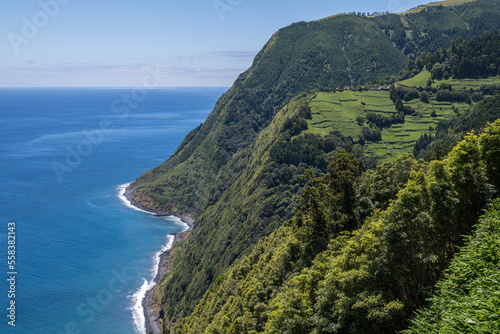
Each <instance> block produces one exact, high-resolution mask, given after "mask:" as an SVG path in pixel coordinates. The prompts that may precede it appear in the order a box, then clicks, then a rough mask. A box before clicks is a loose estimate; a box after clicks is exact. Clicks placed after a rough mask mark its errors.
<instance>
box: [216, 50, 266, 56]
mask: <svg viewBox="0 0 500 334" xmlns="http://www.w3.org/2000/svg"><path fill="white" fill-rule="evenodd" d="M214 54H215V55H216V56H220V57H231V58H253V57H255V55H256V54H257V52H255V51H217V52H214Z"/></svg>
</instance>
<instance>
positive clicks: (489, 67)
mask: <svg viewBox="0 0 500 334" xmlns="http://www.w3.org/2000/svg"><path fill="white" fill-rule="evenodd" d="M424 68H426V69H427V70H429V71H430V72H431V76H432V79H448V78H450V77H454V78H467V77H477V76H482V77H488V76H493V75H500V34H499V33H498V32H494V33H486V34H485V35H483V36H479V37H475V38H473V39H472V40H471V41H466V40H464V39H463V38H458V39H456V40H454V41H453V42H452V43H451V46H450V47H449V48H439V49H437V50H436V52H434V53H429V52H424V53H422V54H421V55H420V57H419V58H418V59H417V60H416V61H410V62H408V64H407V66H406V68H405V71H404V72H403V74H405V73H415V71H416V72H417V73H419V72H420V71H422V70H423V69H424Z"/></svg>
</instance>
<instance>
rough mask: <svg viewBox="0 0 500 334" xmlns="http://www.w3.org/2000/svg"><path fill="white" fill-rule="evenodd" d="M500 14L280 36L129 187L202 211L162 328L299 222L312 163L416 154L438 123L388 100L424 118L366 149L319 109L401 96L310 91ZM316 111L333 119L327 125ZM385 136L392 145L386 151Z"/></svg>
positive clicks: (460, 11) (143, 196) (348, 19)
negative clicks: (343, 154) (414, 147)
mask: <svg viewBox="0 0 500 334" xmlns="http://www.w3.org/2000/svg"><path fill="white" fill-rule="evenodd" d="M497 14H500V4H499V3H498V2H496V1H487V0H478V1H475V2H471V3H467V4H463V5H460V6H456V7H446V8H440V7H432V8H428V9H427V10H425V11H421V12H419V13H414V14H411V13H410V14H405V16H404V17H403V16H400V15H393V14H390V15H380V16H376V17H365V16H359V15H337V16H334V17H330V18H327V19H324V20H320V21H314V22H308V23H306V22H300V23H296V24H293V25H291V26H289V27H286V28H283V29H281V30H279V31H278V32H277V33H276V34H274V35H273V36H272V38H271V39H270V40H269V42H268V43H267V44H266V45H265V46H264V48H263V49H262V50H261V52H259V54H258V55H257V56H256V58H255V60H254V63H253V64H252V66H251V67H250V68H249V69H248V70H247V71H245V72H244V73H242V74H241V75H240V77H239V78H238V79H237V80H236V82H235V84H234V86H233V87H231V88H230V89H229V90H228V91H227V92H226V93H225V94H224V95H223V96H222V97H221V98H220V99H219V101H218V102H217V104H216V105H215V107H214V110H213V112H212V113H211V114H210V115H209V117H208V118H207V120H206V121H205V122H204V123H203V124H201V125H200V126H199V127H197V128H196V129H194V130H193V131H192V132H191V133H189V134H188V135H187V136H186V138H185V139H184V141H183V142H182V143H181V145H180V146H179V148H178V149H177V150H176V152H175V153H174V154H173V155H172V156H171V157H170V158H169V159H168V160H167V161H166V162H165V163H163V164H161V165H160V166H158V167H157V168H155V169H153V170H151V171H148V172H146V173H144V174H143V175H141V176H140V177H139V178H138V179H137V180H136V181H135V182H134V188H133V196H134V198H135V199H136V200H137V201H138V202H139V203H140V204H143V205H144V206H146V207H150V208H154V209H160V210H164V211H168V212H172V213H179V214H187V215H191V216H193V217H195V218H196V226H195V227H194V229H193V230H192V231H191V234H190V236H189V237H188V238H186V240H185V241H184V242H182V243H179V244H176V246H175V247H174V250H173V252H172V253H173V255H172V257H171V262H170V264H169V265H170V268H171V271H170V272H169V273H168V274H167V275H166V276H164V277H163V278H162V280H161V282H160V284H159V285H158V287H157V289H156V298H155V303H156V309H157V310H158V313H159V314H160V315H161V318H162V322H163V324H164V326H163V327H164V329H165V331H168V330H170V329H171V328H173V325H174V323H175V321H176V320H177V319H180V318H182V317H185V316H188V315H190V314H191V313H192V312H193V310H194V309H195V307H196V305H197V304H198V302H199V301H200V300H201V299H202V298H203V296H204V295H205V293H206V292H207V291H209V288H210V287H211V286H212V285H213V284H215V282H216V281H217V278H218V277H220V276H222V275H224V274H226V273H227V272H228V270H230V269H231V268H232V267H233V266H234V265H235V264H238V263H239V262H240V261H241V260H242V259H243V258H244V257H245V255H248V254H250V253H251V252H252V249H253V247H254V246H255V245H256V244H257V243H258V241H259V240H262V238H264V237H266V236H269V235H270V234H271V233H273V231H276V229H277V228H279V226H281V225H282V224H283V222H284V221H287V220H288V219H289V218H291V217H293V215H294V210H295V209H296V207H297V205H298V204H297V202H296V201H295V199H296V198H297V196H298V195H299V193H300V189H302V188H303V187H304V185H305V183H306V180H305V179H303V178H302V175H303V174H304V172H306V170H308V169H310V170H311V171H312V175H313V176H314V177H316V176H318V177H319V176H321V175H324V174H325V173H326V172H328V168H327V167H328V163H327V159H328V157H329V156H332V155H334V154H336V153H338V152H340V151H348V152H353V153H354V154H355V156H356V157H359V158H361V159H365V156H364V154H363V150H366V152H367V154H368V155H372V156H378V157H380V158H381V160H389V159H390V158H391V157H393V158H395V157H396V154H397V152H398V150H399V151H400V152H403V151H404V152H409V151H411V149H410V144H409V143H410V140H412V139H414V138H417V133H418V134H421V133H422V132H420V131H425V129H426V127H427V128H428V127H429V125H430V124H435V120H429V119H428V117H427V115H428V114H432V111H433V110H434V109H436V108H438V103H437V102H434V101H432V99H433V96H430V97H429V98H430V103H429V104H426V105H423V104H422V105H421V103H420V102H419V100H418V99H414V98H412V99H409V100H408V101H404V102H402V104H401V105H399V106H398V104H397V103H396V104H393V105H395V107H399V108H400V107H403V108H406V109H405V110H406V111H408V110H410V109H409V107H411V106H413V107H412V108H414V109H415V110H417V109H419V111H418V113H420V115H421V116H422V117H420V116H418V115H417V114H415V115H412V114H413V113H412V114H409V113H408V115H405V122H404V123H401V124H391V126H390V127H389V126H382V127H381V130H380V133H381V136H382V140H381V141H379V142H377V141H373V140H371V139H372V138H370V140H365V143H364V146H365V147H364V148H363V147H361V146H360V145H361V144H359V146H357V144H356V143H355V142H358V138H357V137H356V136H357V133H356V129H357V130H358V131H359V128H357V127H360V126H359V125H357V124H355V126H352V124H347V123H346V122H344V123H343V124H344V125H345V129H340V130H341V131H344V130H345V131H346V132H349V133H347V134H344V133H342V132H335V131H334V132H331V131H328V130H335V129H337V127H336V126H334V125H332V123H331V121H332V120H331V119H329V117H334V116H332V115H334V113H332V112H330V111H328V110H327V109H321V108H324V106H330V105H335V103H330V102H338V103H344V104H345V106H346V110H344V111H341V112H343V113H345V114H346V115H345V116H346V117H352V116H354V115H356V114H360V115H362V114H364V113H366V114H368V113H369V109H366V108H373V113H374V115H375V116H376V115H377V114H381V115H382V114H383V115H386V116H391V114H392V112H391V111H390V110H389V109H390V108H389V102H393V103H395V102H394V101H392V100H391V99H390V96H389V100H388V101H387V98H383V97H382V94H389V95H390V92H378V91H377V92H374V91H365V92H359V94H361V96H354V97H349V96H347V95H348V94H350V93H352V94H358V93H357V92H356V93H355V92H353V91H352V92H351V91H349V90H345V91H344V92H342V93H340V92H336V93H326V92H322V93H318V95H316V96H314V93H313V94H312V95H311V94H309V93H303V92H311V91H314V90H322V89H331V88H336V87H341V86H360V85H365V84H367V83H368V82H373V81H377V82H378V81H383V80H385V78H386V77H387V76H388V75H396V74H397V73H398V72H399V71H400V70H402V69H403V68H405V62H406V61H407V60H408V59H409V58H416V57H417V56H418V55H419V54H421V53H422V52H424V51H433V50H435V49H436V48H439V47H443V46H446V47H447V46H449V44H450V42H451V40H453V39H454V38H456V37H464V38H466V39H470V38H472V37H473V36H475V35H477V34H482V33H483V32H484V31H485V30H487V29H488V30H496V29H500V22H499V21H498V20H496V19H491V18H490V16H491V15H493V16H494V15H497ZM437 22H440V24H437ZM415 74H417V73H415ZM341 94H347V95H346V97H345V100H349V99H352V100H354V99H355V98H356V99H358V98H359V99H360V102H359V105H358V107H359V108H358V107H355V105H354V104H355V103H354V101H345V102H344V101H340V100H344V98H342V99H340V98H338V99H337V97H338V96H340V97H341ZM363 94H365V95H363ZM370 94H372V95H370ZM378 94H380V95H378ZM432 94H434V92H433V93H432ZM401 98H402V97H401ZM361 99H362V100H363V101H361ZM365 100H366V101H365ZM321 101H323V102H321ZM351 102H352V103H351ZM361 102H363V103H365V105H362V104H361ZM453 104H454V105H457V103H453ZM363 107H365V109H363ZM357 108H358V109H357ZM439 108H441V109H439V111H438V110H435V111H436V117H435V118H436V120H437V119H445V118H447V117H448V116H449V114H450V113H449V111H450V109H451V104H446V103H445V104H442V105H439ZM395 110H396V109H395ZM455 110H457V109H455ZM458 110H461V106H459V109H458ZM399 113H400V111H399V112H398V115H397V116H398V117H399ZM322 115H323V116H322ZM319 117H325V119H323V121H325V122H324V124H328V122H330V123H329V124H330V125H331V126H330V125H328V126H329V127H327V128H324V127H323V128H322V127H321V126H322V125H321V121H322V120H321V119H319ZM361 117H364V116H361ZM366 117H368V115H366ZM431 117H432V116H431ZM355 118H357V116H356V117H355ZM341 121H342V120H339V123H340V122H341ZM375 121H376V122H377V121H380V119H377V120H375ZM382 121H385V119H382ZM391 121H394V118H391ZM356 122H357V120H356ZM398 125H401V126H403V127H407V128H403V130H404V129H406V130H407V131H403V130H401V129H399V130H398V127H397V126H398ZM363 126H364V128H366V129H364V128H363V127H361V132H362V133H363V134H365V135H368V134H367V133H366V132H370V133H371V132H376V131H375V129H374V128H373V127H372V125H371V124H369V122H368V121H365V124H364V125H363ZM308 127H309V129H308V130H307V128H308ZM305 130H307V131H308V132H305V133H303V134H302V135H300V134H301V133H302V132H303V131H305ZM408 132H409V134H408ZM315 134H316V135H315ZM318 134H322V135H321V136H319V135H318ZM325 134H326V135H325ZM371 134H373V133H371ZM349 135H351V136H353V137H352V138H351V137H349ZM407 137H408V138H407ZM364 138H368V137H367V136H365V137H364ZM384 138H385V140H386V142H387V143H390V144H389V145H393V146H394V148H391V147H389V146H384V144H383V143H384V140H383V139H384ZM387 143H386V144H385V145H388V144H387ZM377 145H379V146H377ZM360 148H361V149H360Z"/></svg>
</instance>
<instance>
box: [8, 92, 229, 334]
mask: <svg viewBox="0 0 500 334" xmlns="http://www.w3.org/2000/svg"><path fill="white" fill-rule="evenodd" d="M225 90H226V89H225V88H179V89H157V90H148V91H140V90H132V89H70V88H62V89H55V88H50V89H49V88H43V89H42V88H36V89H35V88H30V89H27V88H23V89H11V88H9V89H6V88H2V89H0V184H1V186H0V278H1V279H0V309H1V311H0V333H30V334H31V333H44V334H61V333H72V334H76V333H82V334H84V333H89V334H99V333H106V334H112V333H120V334H127V333H141V329H140V326H138V324H137V323H138V322H140V321H141V320H140V319H138V318H137V314H138V313H137V312H138V310H137V309H136V308H137V305H138V303H137V297H138V295H140V290H141V288H142V289H144V287H145V286H146V285H147V283H148V282H149V281H150V280H151V279H152V277H153V275H154V272H153V271H154V266H155V261H156V260H155V256H156V255H157V252H158V251H160V250H161V249H162V248H164V247H166V246H167V244H168V242H169V241H170V238H169V237H168V236H167V235H168V234H169V233H172V232H179V231H182V230H183V229H184V228H185V226H183V225H182V224H180V223H179V221H177V220H175V219H173V218H154V217H152V216H151V215H149V214H146V213H144V212H140V211H137V210H133V209H131V208H130V207H128V206H127V205H126V203H125V202H124V201H123V200H122V199H120V197H119V194H120V186H121V185H123V184H126V183H129V182H132V181H133V180H135V179H136V178H137V177H138V176H139V175H140V174H141V173H143V172H145V171H147V170H149V169H151V168H153V167H155V166H157V165H159V164H161V163H162V162H164V161H165V160H166V159H167V158H168V157H169V156H170V155H171V154H172V153H173V152H174V151H175V149H176V148H177V146H178V145H179V144H180V142H181V141H182V139H183V138H184V137H185V135H186V134H187V133H188V132H189V131H191V130H192V129H194V128H195V127H196V126H198V125H199V124H200V123H202V122H204V120H205V119H206V117H207V116H208V114H209V113H210V111H211V110H212V109H213V107H214V105H215V102H216V100H217V98H218V97H220V95H221V94H222V93H223V92H224V91H225ZM10 222H14V223H15V229H14V230H13V231H14V233H15V237H16V244H15V247H16V249H15V251H16V253H15V267H14V268H10V269H9V268H8V266H7V256H8V248H7V247H8V242H7V240H8V232H9V229H8V228H9V225H8V224H9V223H10ZM11 226H12V225H11ZM11 232H12V230H11ZM12 269H14V270H15V274H14V275H10V274H8V273H9V272H12ZM11 276H15V286H14V290H15V293H14V294H15V296H12V293H11V296H10V297H9V291H10V290H11V285H10V283H9V281H7V279H8V278H10V277H11ZM12 300H13V301H15V317H16V318H15V327H13V326H11V325H9V324H8V322H9V321H10V319H9V318H8V317H7V315H8V314H10V311H9V310H7V308H8V307H9V305H10V303H11V301H12ZM134 318H135V321H134Z"/></svg>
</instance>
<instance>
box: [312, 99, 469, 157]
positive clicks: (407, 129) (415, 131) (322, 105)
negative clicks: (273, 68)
mask: <svg viewBox="0 0 500 334" xmlns="http://www.w3.org/2000/svg"><path fill="white" fill-rule="evenodd" d="M309 105H310V106H311V111H312V119H311V120H309V121H308V126H309V129H308V130H307V131H306V133H314V134H322V135H324V134H327V133H328V132H330V131H332V130H338V131H340V132H341V133H342V134H344V135H347V136H352V137H353V138H354V139H355V140H357V138H358V136H359V134H360V133H361V129H362V125H359V124H358V122H357V120H356V119H357V117H363V118H366V114H367V113H368V112H370V111H372V112H375V113H383V114H385V115H387V114H392V113H396V109H395V106H394V103H393V102H392V101H391V100H390V98H389V91H383V90H381V91H363V92H356V91H348V90H346V91H343V92H335V93H327V92H319V93H318V94H317V95H316V96H315V97H313V98H312V99H311V100H310V102H309ZM405 105H410V106H412V107H413V108H415V109H416V110H417V112H418V114H419V115H417V116H410V115H408V116H406V117H405V123H403V124H394V125H392V126H391V127H388V128H384V129H382V141H380V142H366V144H365V145H364V151H365V154H366V155H367V156H374V157H377V158H379V160H380V162H383V161H388V160H393V159H395V158H397V157H398V156H400V155H401V154H403V153H412V152H413V146H414V144H415V141H416V140H417V139H419V138H420V136H421V135H423V134H425V133H427V134H431V133H433V129H431V128H435V126H436V125H437V123H438V122H439V121H440V120H442V119H445V118H450V117H452V116H453V115H455V112H454V111H453V109H452V106H455V108H458V110H460V111H461V110H465V109H467V108H468V107H469V105H467V104H457V103H454V104H452V103H449V102H437V101H436V100H433V99H430V103H423V102H421V101H420V100H418V99H415V100H412V101H409V102H405ZM433 111H434V112H435V113H436V116H435V117H432V116H431V114H432V113H433ZM365 125H366V124H365Z"/></svg>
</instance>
